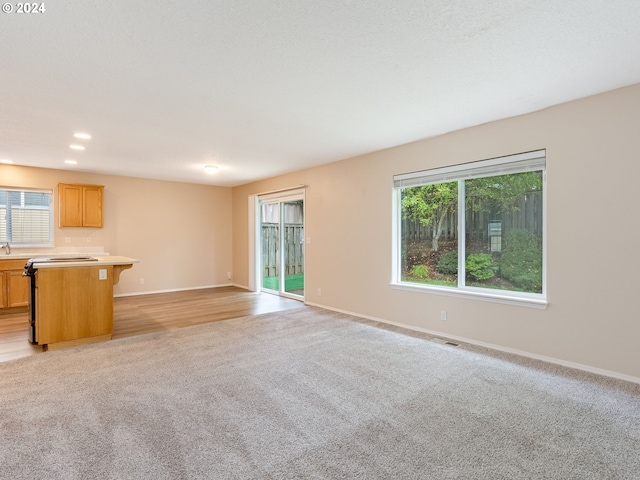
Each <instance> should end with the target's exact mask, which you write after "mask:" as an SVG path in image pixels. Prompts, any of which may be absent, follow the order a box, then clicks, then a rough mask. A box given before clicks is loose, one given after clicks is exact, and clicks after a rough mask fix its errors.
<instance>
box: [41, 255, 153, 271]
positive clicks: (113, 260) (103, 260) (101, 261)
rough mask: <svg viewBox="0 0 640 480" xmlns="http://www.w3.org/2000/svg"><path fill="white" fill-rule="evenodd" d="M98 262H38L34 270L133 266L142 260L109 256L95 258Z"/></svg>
mask: <svg viewBox="0 0 640 480" xmlns="http://www.w3.org/2000/svg"><path fill="white" fill-rule="evenodd" d="M92 258H95V259H96V260H88V261H87V260H85V261H78V262H38V263H37V264H35V265H34V268H36V269H38V268H69V267H98V266H103V265H132V264H134V263H140V260H138V259H135V258H129V257H121V256H117V255H109V256H106V257H100V256H93V257H92Z"/></svg>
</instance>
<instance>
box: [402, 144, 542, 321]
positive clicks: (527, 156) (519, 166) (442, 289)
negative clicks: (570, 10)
mask: <svg viewBox="0 0 640 480" xmlns="http://www.w3.org/2000/svg"><path fill="white" fill-rule="evenodd" d="M530 171H542V292H541V293H530V292H517V291H513V290H499V289H492V288H483V287H476V286H467V285H466V284H465V283H464V281H465V279H464V267H465V265H464V263H465V260H464V259H465V255H464V252H465V249H466V245H465V237H466V234H465V232H466V231H465V217H466V215H465V213H466V199H465V182H464V181H466V180H470V179H472V178H486V177H491V176H497V175H506V174H512V173H523V172H530ZM454 181H455V182H457V183H458V205H457V213H458V215H457V217H458V220H457V227H458V232H459V233H458V272H462V274H459V275H458V285H457V286H442V285H431V284H423V283H413V282H407V281H403V280H402V268H403V265H402V259H401V255H402V238H401V235H402V198H401V197H402V190H403V189H405V188H410V187H417V186H420V185H428V184H435V183H444V182H454ZM392 192H393V193H392V217H393V218H392V241H391V244H392V265H391V268H392V276H391V287H392V288H394V289H399V290H406V291H413V292H422V293H430V294H437V295H445V296H454V297H462V298H471V299H476V300H484V301H490V302H497V303H505V304H510V305H519V306H528V307H534V308H546V307H547V305H548V300H547V239H546V237H547V186H546V150H536V151H532V152H525V153H520V154H515V155H508V156H504V157H496V158H492V159H488V160H481V161H477V162H470V163H464V164H459V165H452V166H447V167H442V168H435V169H429V170H421V171H417V172H410V173H405V174H399V175H394V177H393V188H392ZM461 252H462V253H463V254H462V255H461V254H460V253H461Z"/></svg>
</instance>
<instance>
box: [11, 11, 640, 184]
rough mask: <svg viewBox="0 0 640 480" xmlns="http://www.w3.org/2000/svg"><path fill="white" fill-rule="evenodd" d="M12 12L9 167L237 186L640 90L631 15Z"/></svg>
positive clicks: (639, 33) (639, 54)
mask: <svg viewBox="0 0 640 480" xmlns="http://www.w3.org/2000/svg"><path fill="white" fill-rule="evenodd" d="M3 1H5V0H3ZM8 1H9V5H10V7H12V8H11V9H12V10H13V11H12V12H10V13H0V160H4V161H7V160H8V161H12V162H13V163H14V164H16V165H28V166H35V167H47V168H57V169H71V170H79V171H87V172H97V173H105V174H115V175H126V176H133V177H143V178H154V179H164V180H174V181H182V182H191V183H202V184H209V185H220V186H235V185H240V184H243V183H248V182H251V181H254V180H258V179H262V178H267V177H271V176H274V175H279V174H282V173H286V172H290V171H294V170H299V169H302V168H306V167H310V166H315V165H320V164H323V163H329V162H333V161H336V160H341V159H344V158H349V157H353V156H357V155H361V154H365V153H368V152H372V151H376V150H380V149H384V148H389V147H393V146H396V145H400V144H404V143H408V142H412V141H415V140H419V139H422V138H427V137H432V136H435V135H439V134H443V133H446V132H450V131H454V130H458V129H461V128H465V127H469V126H473V125H478V124H482V123H486V122H489V121H492V120H497V119H501V118H506V117H511V116H515V115H520V114H524V113H527V112H532V111H536V110H540V109H543V108H546V107H548V106H551V105H555V104H558V103H563V102H567V101H570V100H574V99H577V98H581V97H585V96H589V95H593V94H597V93H600V92H604V91H607V90H612V89H615V88H619V87H623V86H627V85H631V84H634V83H640V1H638V0H535V1H532V0H394V1H390V0H351V1H348V0H338V1H334V0H327V1H317V0H180V1H170V0H136V1H131V0H109V1H103V0H44V1H43V2H38V3H37V5H41V4H43V5H44V7H45V8H44V9H45V11H44V12H38V13H29V14H27V13H22V14H20V13H17V11H16V10H17V7H18V5H17V2H14V1H13V0H8ZM4 9H9V7H6V6H5V7H3V10H4ZM74 132H86V133H89V134H91V135H92V138H91V140H84V141H82V140H75V139H74V138H73V136H72V135H73V133H74ZM72 143H81V144H82V145H84V146H86V150H84V151H81V152H77V151H74V150H71V149H70V148H69V145H70V144H72ZM69 159H71V160H76V161H77V162H78V163H77V165H67V164H65V163H64V160H69ZM205 164H213V165H217V166H219V167H220V170H219V172H218V173H217V174H215V175H207V174H205V173H204V170H203V167H204V165H205ZM0 171H1V170H0ZM1 184H2V180H1V178H0V185H1Z"/></svg>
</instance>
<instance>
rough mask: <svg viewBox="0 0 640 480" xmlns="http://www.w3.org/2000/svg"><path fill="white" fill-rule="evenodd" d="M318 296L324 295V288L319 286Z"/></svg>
mask: <svg viewBox="0 0 640 480" xmlns="http://www.w3.org/2000/svg"><path fill="white" fill-rule="evenodd" d="M318 296H319V297H321V296H322V289H321V288H319V289H318Z"/></svg>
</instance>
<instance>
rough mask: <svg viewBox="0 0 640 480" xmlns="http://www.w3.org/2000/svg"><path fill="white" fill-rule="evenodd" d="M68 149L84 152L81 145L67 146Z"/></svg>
mask: <svg viewBox="0 0 640 480" xmlns="http://www.w3.org/2000/svg"><path fill="white" fill-rule="evenodd" d="M69 148H72V149H73V150H84V147H83V146H82V145H69Z"/></svg>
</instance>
